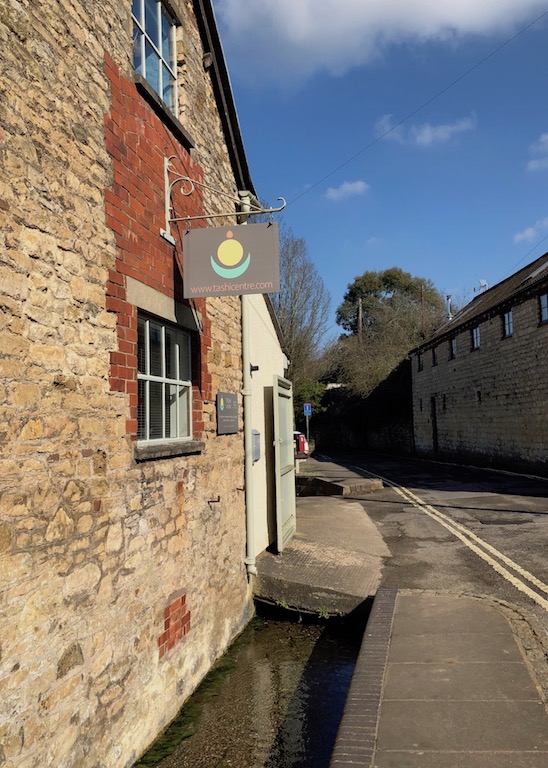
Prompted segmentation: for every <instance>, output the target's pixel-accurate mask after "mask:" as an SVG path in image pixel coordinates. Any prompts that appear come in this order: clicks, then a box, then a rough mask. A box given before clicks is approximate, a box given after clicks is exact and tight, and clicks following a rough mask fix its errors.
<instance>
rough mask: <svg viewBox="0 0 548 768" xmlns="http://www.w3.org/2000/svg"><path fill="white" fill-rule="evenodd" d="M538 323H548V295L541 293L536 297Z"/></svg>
mask: <svg viewBox="0 0 548 768" xmlns="http://www.w3.org/2000/svg"><path fill="white" fill-rule="evenodd" d="M538 301H539V313H540V322H541V324H542V323H548V293H541V295H540V296H539V297H538Z"/></svg>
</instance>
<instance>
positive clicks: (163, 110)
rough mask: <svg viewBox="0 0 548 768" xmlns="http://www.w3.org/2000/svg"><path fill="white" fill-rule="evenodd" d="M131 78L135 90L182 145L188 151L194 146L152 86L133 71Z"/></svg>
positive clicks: (188, 135)
mask: <svg viewBox="0 0 548 768" xmlns="http://www.w3.org/2000/svg"><path fill="white" fill-rule="evenodd" d="M133 80H134V82H135V86H136V87H137V90H138V91H139V93H140V94H141V96H143V97H144V98H145V99H146V101H147V102H148V103H149V104H150V106H151V107H152V109H153V110H154V111H155V112H156V114H157V115H158V117H159V118H160V120H161V121H162V122H163V123H164V124H165V125H167V127H168V128H169V129H170V131H171V132H172V133H173V134H174V135H175V136H176V137H177V139H178V140H179V141H180V142H181V144H182V145H183V147H185V149H186V150H188V151H189V152H190V150H191V149H193V148H194V140H193V138H192V137H191V136H190V134H189V133H187V131H186V130H185V128H183V126H182V125H181V123H180V122H179V120H177V118H176V117H175V115H174V114H173V112H172V111H171V110H170V109H168V108H167V107H166V105H165V104H164V103H163V101H162V100H161V99H160V97H159V96H158V94H157V93H156V91H155V90H154V88H152V87H151V86H150V85H149V83H148V82H147V81H146V80H145V78H144V77H143V76H142V75H140V74H138V73H137V72H134V73H133Z"/></svg>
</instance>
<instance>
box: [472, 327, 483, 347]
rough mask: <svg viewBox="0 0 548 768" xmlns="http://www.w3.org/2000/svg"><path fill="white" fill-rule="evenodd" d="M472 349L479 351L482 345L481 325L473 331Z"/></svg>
mask: <svg viewBox="0 0 548 768" xmlns="http://www.w3.org/2000/svg"><path fill="white" fill-rule="evenodd" d="M471 338H472V349H479V348H480V344H481V331H480V327H479V325H476V326H474V328H472V330H471Z"/></svg>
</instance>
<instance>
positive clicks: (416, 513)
mask: <svg viewBox="0 0 548 768" xmlns="http://www.w3.org/2000/svg"><path fill="white" fill-rule="evenodd" d="M329 458H330V460H332V461H335V462H337V463H338V464H341V465H344V466H346V467H348V468H352V469H353V470H354V471H355V472H356V473H358V474H362V475H364V476H368V475H371V476H375V477H381V478H382V479H383V480H384V484H385V487H384V489H383V490H382V491H377V492H375V493H373V494H369V495H367V496H363V497H361V498H360V499H359V501H360V502H361V503H362V505H363V506H364V509H365V510H366V512H367V514H368V515H369V517H370V518H371V519H372V520H373V521H374V522H375V524H376V525H377V527H378V529H379V531H380V533H381V535H382V536H383V538H384V540H385V542H386V544H387V546H388V548H389V549H390V552H391V555H392V557H391V558H390V559H388V560H387V562H386V564H385V567H384V571H383V586H391V587H398V588H400V589H433V590H443V591H448V592H452V593H456V592H466V593H469V594H475V595H482V596H488V597H491V598H493V599H497V600H503V601H505V602H508V603H510V604H512V605H516V606H518V607H519V608H521V609H522V610H524V611H526V612H528V613H529V614H530V615H533V616H534V617H536V619H537V620H538V622H539V624H540V625H541V627H542V628H543V630H544V632H545V633H546V636H547V638H548V556H547V555H548V481H547V480H542V479H538V478H530V477H525V476H520V475H510V474H505V473H499V472H493V471H489V470H481V469H475V468H469V467H456V466H454V465H447V464H438V463H436V462H428V461H417V460H412V459H394V458H388V457H378V456H372V455H367V456H365V455H361V456H357V455H348V454H347V455H344V456H342V455H337V456H336V457H335V456H331V457H329Z"/></svg>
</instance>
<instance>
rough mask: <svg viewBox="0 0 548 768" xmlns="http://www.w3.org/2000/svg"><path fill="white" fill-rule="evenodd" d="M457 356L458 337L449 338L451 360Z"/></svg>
mask: <svg viewBox="0 0 548 768" xmlns="http://www.w3.org/2000/svg"><path fill="white" fill-rule="evenodd" d="M456 356H457V339H456V337H455V338H453V339H449V360H454V359H455V357H456Z"/></svg>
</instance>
